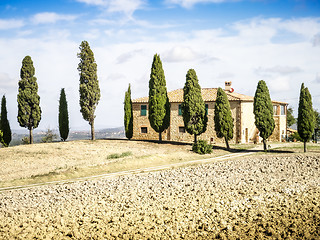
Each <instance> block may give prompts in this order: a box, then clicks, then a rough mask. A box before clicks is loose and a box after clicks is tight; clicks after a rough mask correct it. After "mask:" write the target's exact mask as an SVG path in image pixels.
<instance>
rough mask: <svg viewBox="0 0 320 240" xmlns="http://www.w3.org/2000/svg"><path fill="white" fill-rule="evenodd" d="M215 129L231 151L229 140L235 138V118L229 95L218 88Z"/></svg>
mask: <svg viewBox="0 0 320 240" xmlns="http://www.w3.org/2000/svg"><path fill="white" fill-rule="evenodd" d="M214 129H215V131H216V134H217V137H218V138H224V140H225V142H226V145H227V149H228V150H229V149H230V147H229V142H228V141H229V140H231V139H232V138H233V118H232V114H231V110H230V103H229V100H228V97H227V94H226V93H225V92H224V91H223V90H222V88H218V91H217V98H216V104H215V107H214Z"/></svg>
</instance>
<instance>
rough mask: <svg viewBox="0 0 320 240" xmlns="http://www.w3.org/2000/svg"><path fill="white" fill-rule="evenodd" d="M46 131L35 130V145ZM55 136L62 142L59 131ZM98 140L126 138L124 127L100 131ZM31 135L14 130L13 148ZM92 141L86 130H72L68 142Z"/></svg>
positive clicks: (97, 135)
mask: <svg viewBox="0 0 320 240" xmlns="http://www.w3.org/2000/svg"><path fill="white" fill-rule="evenodd" d="M45 134H46V131H43V130H35V131H34V133H33V138H34V142H35V143H39V142H41V139H42V138H43V137H44V136H45ZM54 134H56V137H55V138H54V141H55V142H58V141H60V137H59V131H58V130H54ZM95 134H96V139H105V138H125V133H124V127H117V128H105V129H98V130H96V131H95ZM28 136H29V133H28V131H26V130H24V129H23V130H20V129H19V130H12V141H11V143H10V145H11V146H15V145H20V144H22V138H24V137H28ZM85 139H91V135H90V131H89V130H88V131H84V130H72V131H70V133H69V137H68V139H67V141H72V140H85Z"/></svg>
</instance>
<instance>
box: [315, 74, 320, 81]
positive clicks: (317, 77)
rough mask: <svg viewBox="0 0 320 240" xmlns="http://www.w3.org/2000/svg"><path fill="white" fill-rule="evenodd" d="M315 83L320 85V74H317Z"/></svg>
mask: <svg viewBox="0 0 320 240" xmlns="http://www.w3.org/2000/svg"><path fill="white" fill-rule="evenodd" d="M315 82H316V83H320V74H319V73H317V74H316V78H315Z"/></svg>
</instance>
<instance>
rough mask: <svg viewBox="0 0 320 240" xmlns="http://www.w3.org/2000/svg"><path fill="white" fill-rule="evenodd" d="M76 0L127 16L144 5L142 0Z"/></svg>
mask: <svg viewBox="0 0 320 240" xmlns="http://www.w3.org/2000/svg"><path fill="white" fill-rule="evenodd" d="M77 1H78V2H82V3H86V4H88V5H94V6H99V7H102V8H103V9H105V10H106V12H108V13H124V14H125V15H126V16H127V17H131V16H132V15H133V13H134V12H135V11H136V10H138V9H142V8H143V7H144V5H145V1H143V0H77Z"/></svg>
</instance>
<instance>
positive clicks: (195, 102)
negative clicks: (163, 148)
mask: <svg viewBox="0 0 320 240" xmlns="http://www.w3.org/2000/svg"><path fill="white" fill-rule="evenodd" d="M181 110H182V117H183V121H184V127H185V129H186V131H187V132H188V133H189V134H191V135H194V143H197V136H198V135H200V134H202V133H204V132H205V131H206V129H207V122H208V117H207V115H206V107H205V103H204V101H203V99H202V95H201V87H200V85H199V81H198V77H197V74H196V72H195V70H193V69H189V71H188V73H187V75H186V83H185V85H184V88H183V103H182V104H181Z"/></svg>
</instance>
